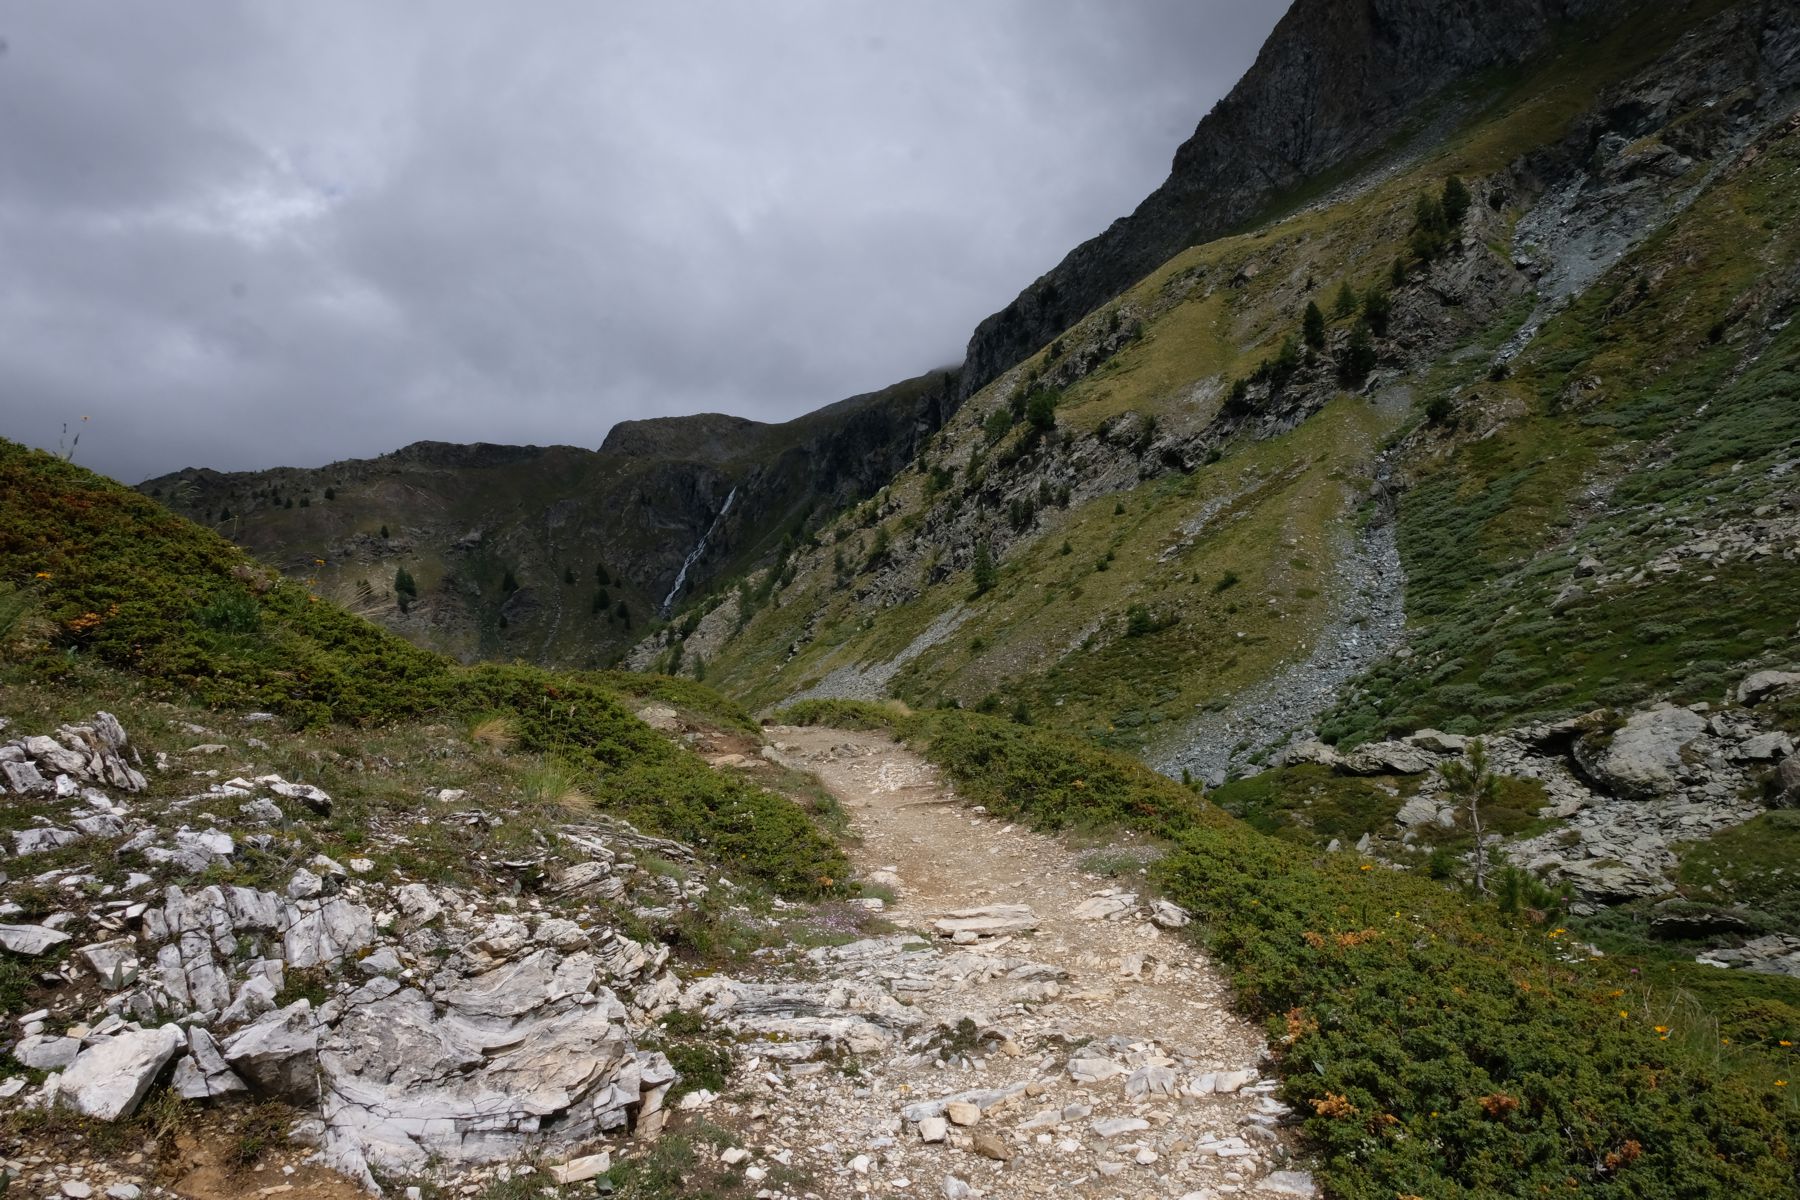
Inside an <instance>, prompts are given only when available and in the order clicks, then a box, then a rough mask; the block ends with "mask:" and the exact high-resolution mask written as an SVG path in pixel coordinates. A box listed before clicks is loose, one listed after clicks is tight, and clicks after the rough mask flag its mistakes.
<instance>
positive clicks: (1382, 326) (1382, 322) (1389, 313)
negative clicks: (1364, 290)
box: [1363, 288, 1394, 337]
mask: <svg viewBox="0 0 1800 1200" xmlns="http://www.w3.org/2000/svg"><path fill="white" fill-rule="evenodd" d="M1393 316H1394V298H1393V297H1392V296H1391V295H1389V294H1388V293H1387V292H1384V291H1382V290H1381V289H1380V288H1370V289H1369V294H1368V295H1366V296H1364V297H1363V321H1364V323H1366V324H1367V325H1368V327H1369V330H1370V332H1372V333H1373V334H1374V335H1375V336H1376V337H1386V336H1387V331H1388V325H1389V323H1390V322H1391V321H1392V320H1393Z"/></svg>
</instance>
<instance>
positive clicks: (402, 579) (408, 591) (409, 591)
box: [394, 567, 419, 597]
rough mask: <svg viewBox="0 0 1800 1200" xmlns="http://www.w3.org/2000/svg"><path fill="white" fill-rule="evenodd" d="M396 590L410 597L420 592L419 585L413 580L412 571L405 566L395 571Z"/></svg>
mask: <svg viewBox="0 0 1800 1200" xmlns="http://www.w3.org/2000/svg"><path fill="white" fill-rule="evenodd" d="M394 591H395V592H397V593H399V594H400V595H402V596H409V597H410V596H417V595H418V594H419V585H418V584H417V583H415V582H414V581H413V577H412V572H411V571H408V570H407V569H406V568H405V567H401V568H400V569H399V570H398V571H395V572H394Z"/></svg>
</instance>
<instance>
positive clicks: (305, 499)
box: [300, 496, 312, 508]
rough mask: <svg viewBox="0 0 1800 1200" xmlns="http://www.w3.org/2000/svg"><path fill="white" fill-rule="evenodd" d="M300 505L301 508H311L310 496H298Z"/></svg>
mask: <svg viewBox="0 0 1800 1200" xmlns="http://www.w3.org/2000/svg"><path fill="white" fill-rule="evenodd" d="M300 507H301V508H311V507H312V497H311V496H302V497H300Z"/></svg>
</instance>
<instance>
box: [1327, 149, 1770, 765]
mask: <svg viewBox="0 0 1800 1200" xmlns="http://www.w3.org/2000/svg"><path fill="white" fill-rule="evenodd" d="M1757 149H1758V153H1757V154H1756V155H1755V156H1754V161H1750V162H1748V163H1747V164H1740V165H1737V166H1734V167H1732V168H1731V169H1729V170H1728V171H1727V172H1726V173H1725V175H1724V176H1723V177H1722V178H1721V179H1720V180H1718V181H1717V182H1716V183H1715V184H1714V185H1713V186H1712V187H1711V188H1709V189H1708V190H1707V192H1706V193H1705V194H1704V195H1703V196H1702V197H1701V198H1700V199H1699V201H1698V202H1697V203H1696V204H1695V205H1694V206H1693V208H1692V209H1690V210H1689V211H1688V212H1687V213H1686V214H1685V215H1683V216H1682V217H1681V218H1680V219H1678V220H1677V221H1675V222H1674V223H1672V224H1671V225H1670V226H1669V227H1667V228H1666V229H1664V230H1663V231H1662V232H1661V233H1660V234H1658V235H1657V236H1655V237H1654V238H1652V239H1651V240H1650V241H1649V242H1648V243H1647V244H1645V245H1644V246H1643V247H1641V248H1640V249H1639V250H1638V251H1637V252H1636V253H1634V254H1632V255H1631V256H1629V257H1628V258H1627V259H1626V260H1625V261H1623V262H1622V263H1620V264H1618V265H1617V266H1615V267H1614V268H1613V269H1612V270H1611V271H1610V272H1609V273H1608V275H1607V276H1606V277H1605V278H1604V279H1603V280H1602V281H1601V282H1600V284H1599V285H1598V286H1597V287H1595V288H1594V289H1592V290H1591V291H1590V292H1589V293H1588V294H1586V295H1585V296H1583V297H1582V298H1581V299H1580V300H1579V301H1578V302H1577V303H1576V304H1575V305H1573V306H1572V307H1571V308H1570V309H1569V310H1568V311H1566V312H1564V313H1563V314H1561V315H1560V316H1558V317H1557V318H1555V319H1554V320H1553V321H1552V322H1551V323H1550V324H1549V325H1548V326H1547V327H1546V328H1545V329H1544V331H1543V333H1542V334H1541V336H1539V337H1538V338H1537V339H1536V340H1535V341H1534V342H1533V343H1532V344H1531V345H1530V346H1529V347H1528V348H1527V349H1526V351H1525V352H1524V353H1523V354H1522V355H1521V356H1520V358H1519V359H1518V360H1517V361H1516V363H1515V364H1514V369H1513V373H1512V376H1511V378H1509V379H1506V380H1504V381H1493V380H1489V379H1487V378H1486V377H1485V376H1484V375H1482V374H1481V373H1479V370H1478V369H1477V368H1474V367H1465V368H1463V369H1462V370H1460V371H1455V370H1452V371H1447V372H1445V373H1444V374H1443V376H1441V377H1440V378H1438V379H1436V380H1434V381H1433V385H1432V388H1431V392H1430V396H1429V397H1427V399H1428V401H1429V400H1430V399H1435V398H1438V397H1442V398H1444V399H1445V400H1447V401H1449V402H1451V403H1452V404H1453V405H1454V407H1455V409H1456V410H1457V411H1458V412H1459V413H1460V414H1462V416H1461V418H1460V419H1461V420H1462V421H1464V422H1465V423H1466V424H1468V425H1470V426H1472V427H1473V428H1472V429H1471V430H1470V431H1469V432H1470V433H1471V434H1472V435H1475V436H1465V437H1459V438H1454V439H1450V440H1447V441H1441V442H1434V439H1431V438H1426V437H1421V438H1420V439H1419V440H1418V444H1417V445H1416V446H1415V447H1414V454H1413V456H1412V460H1413V461H1414V462H1415V463H1416V464H1417V465H1416V467H1415V469H1414V471H1413V482H1412V486H1411V489H1410V491H1409V492H1408V494H1407V495H1406V496H1405V497H1404V499H1403V500H1402V503H1401V505H1400V510H1399V511H1400V522H1401V524H1400V530H1401V550H1402V555H1403V561H1404V562H1405V565H1406V569H1407V577H1408V588H1409V595H1408V611H1409V616H1410V617H1411V618H1412V621H1413V624H1414V627H1415V629H1416V630H1417V635H1416V638H1415V641H1414V649H1415V651H1417V653H1416V654H1415V655H1414V657H1412V658H1411V659H1408V660H1405V661H1395V662H1392V663H1390V664H1388V665H1386V666H1384V667H1382V668H1380V669H1379V670H1377V671H1375V672H1374V673H1373V675H1372V676H1371V677H1370V678H1369V679H1368V680H1367V681H1365V686H1364V687H1363V688H1362V689H1361V690H1360V691H1359V693H1358V694H1356V695H1355V696H1354V697H1353V698H1351V699H1350V700H1349V701H1347V702H1346V703H1345V704H1344V705H1343V706H1342V707H1341V708H1340V709H1339V711H1338V713H1337V714H1336V715H1335V716H1334V717H1333V719H1331V720H1330V721H1328V722H1327V723H1326V725H1325V726H1324V732H1325V733H1326V734H1327V735H1328V736H1331V737H1334V738H1338V739H1344V740H1361V739H1365V738H1369V737H1373V736H1381V735H1383V734H1385V733H1388V732H1409V731H1411V730H1413V729H1416V728H1419V727H1421V726H1426V725H1434V724H1435V725H1438V726H1439V727H1442V728H1446V729H1466V730H1469V731H1473V730H1476V729H1479V728H1487V727H1492V726H1493V725H1495V724H1500V723H1505V722H1508V721H1516V720H1520V719H1526V718H1535V717H1541V716H1547V715H1552V714H1557V713H1564V712H1570V711H1582V710H1585V709H1588V708H1593V707H1596V706H1599V705H1625V704H1630V703H1635V702H1639V701H1642V700H1645V699H1648V698H1651V697H1653V696H1663V697H1667V698H1670V699H1673V700H1676V701H1679V702H1684V703H1686V702H1691V701H1695V700H1702V699H1711V698H1716V697H1717V695H1718V694H1719V693H1720V691H1721V689H1722V688H1723V686H1724V685H1725V684H1726V683H1727V682H1729V681H1731V680H1732V679H1734V678H1735V672H1736V671H1737V669H1738V668H1737V667H1736V664H1739V663H1742V662H1744V661H1745V660H1753V659H1756V658H1758V657H1759V656H1761V655H1764V654H1767V653H1775V654H1781V653H1784V652H1787V651H1790V650H1791V648H1792V646H1793V642H1794V636H1795V624H1794V622H1795V616H1796V611H1797V610H1796V606H1795V603H1794V599H1793V598H1794V596H1795V595H1796V594H1797V592H1800V562H1796V561H1795V560H1794V558H1793V556H1792V555H1791V554H1783V553H1780V552H1777V553H1773V554H1760V555H1759V554H1755V553H1748V554H1746V553H1741V552H1740V553H1737V554H1729V553H1728V554H1727V555H1726V556H1725V557H1723V558H1720V557H1718V556H1717V555H1716V554H1711V553H1705V552H1703V551H1702V552H1688V551H1687V550H1686V549H1684V548H1688V547H1693V546H1694V545H1696V544H1702V543H1705V542H1707V541H1712V540H1716V537H1715V534H1716V531H1718V530H1720V529H1721V528H1724V529H1727V530H1730V529H1733V528H1736V529H1738V530H1742V531H1746V535H1747V536H1748V537H1749V539H1750V540H1751V541H1752V542H1754V541H1755V540H1756V537H1755V535H1754V529H1755V527H1756V525H1757V524H1758V523H1759V522H1760V521H1761V520H1763V519H1765V518H1768V517H1770V516H1779V515H1780V514H1782V513H1783V512H1784V511H1789V510H1784V509H1783V507H1782V506H1783V504H1784V503H1791V498H1792V495H1793V486H1794V485H1793V480H1792V478H1791V477H1790V476H1788V474H1787V471H1788V470H1790V469H1791V464H1792V463H1793V461H1794V460H1795V459H1796V458H1797V457H1800V403H1796V399H1795V397H1796V396H1800V327H1797V326H1795V325H1794V324H1793V323H1792V322H1791V317H1792V315H1793V313H1794V310H1795V307H1796V305H1797V304H1800V279H1796V276H1795V265H1796V263H1797V262H1800V219H1797V218H1800V194H1797V193H1796V191H1795V189H1794V187H1793V176H1794V173H1795V171H1796V169H1800V130H1797V129H1795V128H1794V127H1793V126H1791V125H1790V126H1788V127H1787V128H1786V129H1785V130H1783V131H1781V132H1779V133H1777V134H1776V135H1775V136H1773V137H1772V138H1770V139H1769V140H1768V141H1767V142H1765V143H1764V144H1763V145H1762V146H1759V147H1758V148H1757ZM1498 413H1511V414H1515V415H1513V416H1512V417H1511V418H1510V419H1506V420H1504V421H1496V420H1495V418H1494V414H1498ZM1481 435H1485V436H1481ZM1719 549H1724V550H1729V547H1720V548H1719ZM1665 556H1667V557H1668V558H1669V562H1670V564H1671V565H1668V566H1664V567H1658V566H1655V565H1653V564H1655V563H1656V561H1657V560H1658V559H1659V558H1664V557H1665ZM1582 558H1592V559H1595V560H1597V561H1598V562H1599V563H1600V564H1601V566H1600V570H1599V576H1600V578H1599V580H1598V581H1595V580H1590V579H1588V578H1585V577H1582V576H1579V575H1578V574H1577V570H1576V569H1577V566H1578V563H1579V560H1580V559H1582ZM1638 568H1648V569H1644V570H1639V569H1638ZM1620 573H1623V574H1624V575H1625V576H1627V578H1617V577H1616V576H1617V575H1618V574H1620ZM1571 586H1574V587H1578V588H1580V589H1581V591H1580V593H1579V594H1574V593H1570V594H1568V595H1566V596H1564V598H1563V600H1562V602H1561V603H1560V604H1559V603H1556V600H1557V597H1558V596H1562V595H1563V594H1564V591H1565V589H1567V588H1570V587H1571ZM1553 610H1554V611H1553Z"/></svg>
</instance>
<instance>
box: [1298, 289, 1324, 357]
mask: <svg viewBox="0 0 1800 1200" xmlns="http://www.w3.org/2000/svg"><path fill="white" fill-rule="evenodd" d="M1300 333H1301V336H1303V337H1304V338H1305V339H1306V344H1307V346H1308V347H1309V348H1310V349H1313V350H1323V349H1324V348H1325V314H1324V313H1322V312H1320V311H1319V306H1318V305H1317V304H1315V303H1314V302H1312V301H1311V300H1308V301H1307V302H1306V315H1305V316H1303V317H1301V318H1300Z"/></svg>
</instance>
